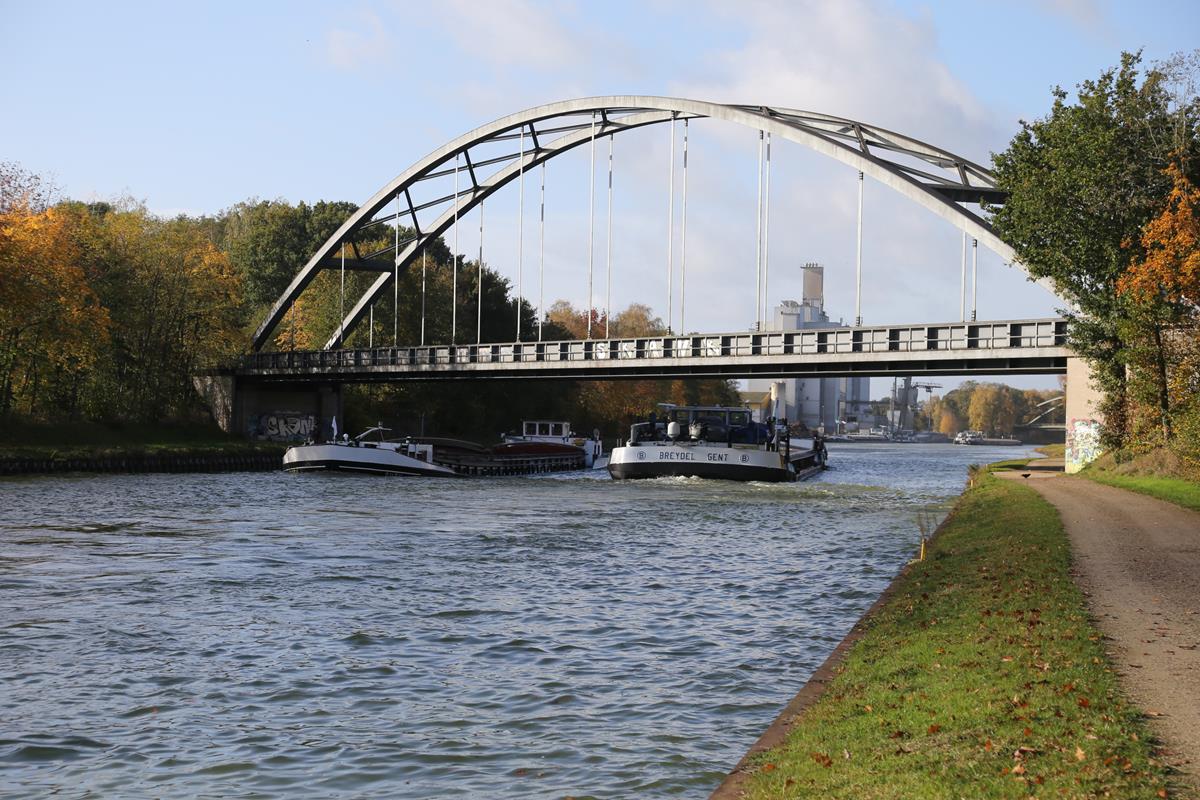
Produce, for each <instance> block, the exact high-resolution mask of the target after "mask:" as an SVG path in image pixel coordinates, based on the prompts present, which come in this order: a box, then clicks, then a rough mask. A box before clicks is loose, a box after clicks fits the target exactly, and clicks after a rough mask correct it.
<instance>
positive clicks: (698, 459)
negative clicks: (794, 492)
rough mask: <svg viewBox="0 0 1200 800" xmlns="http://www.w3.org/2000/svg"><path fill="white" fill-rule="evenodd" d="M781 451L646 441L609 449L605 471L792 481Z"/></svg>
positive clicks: (630, 475) (628, 476)
mask: <svg viewBox="0 0 1200 800" xmlns="http://www.w3.org/2000/svg"><path fill="white" fill-rule="evenodd" d="M783 456H784V454H783V453H781V452H776V451H771V450H759V449H750V448H738V447H720V446H716V447H713V446H706V445H703V444H701V445H696V444H687V443H659V442H649V443H646V444H637V445H631V446H626V447H618V448H616V449H614V450H613V451H612V454H611V455H610V457H609V461H608V473H609V474H610V475H612V476H613V477H614V478H617V479H619V480H625V479H631V478H663V477H676V476H678V477H688V478H717V479H722V480H732V481H768V482H778V481H792V480H795V479H796V474H795V472H794V471H793V470H792V469H790V468H789V466H788V464H787V462H786V461H785V460H784V457H783Z"/></svg>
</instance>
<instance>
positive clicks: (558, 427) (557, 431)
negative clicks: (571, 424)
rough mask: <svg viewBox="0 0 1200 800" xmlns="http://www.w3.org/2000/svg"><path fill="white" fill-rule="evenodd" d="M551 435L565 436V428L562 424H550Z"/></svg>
mask: <svg viewBox="0 0 1200 800" xmlns="http://www.w3.org/2000/svg"><path fill="white" fill-rule="evenodd" d="M550 435H551V436H562V435H563V426H562V423H561V422H552V423H550Z"/></svg>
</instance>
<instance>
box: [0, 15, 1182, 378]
mask: <svg viewBox="0 0 1200 800" xmlns="http://www.w3.org/2000/svg"><path fill="white" fill-rule="evenodd" d="M1198 9H1200V4H1196V3H1194V2H1183V1H1182V0H1181V1H1178V2H1168V1H1164V2H1136V3H1134V2H1128V3H1117V2H1100V1H1099V0H1048V1H1047V2H1040V3H1039V2H1032V0H1025V1H1023V2H1022V1H1017V2H1008V3H997V2H970V1H967V2H900V1H897V2H868V1H867V0H842V1H840V2H831V1H830V0H825V1H824V2H821V1H819V0H798V1H797V2H790V3H764V2H742V3H737V4H730V3H703V2H670V1H668V0H648V2H605V3H599V2H596V3H584V2H566V3H538V2H533V1H532V0H493V1H492V2H468V0H445V1H444V2H439V3H436V4H433V3H408V2H391V3H388V2H361V3H345V4H335V3H318V2H257V3H222V2H212V3H199V4H178V3H158V2H155V3H150V2H125V3H112V4H97V3H81V2H65V3H54V4H49V3H29V2H15V1H13V0H0V20H2V21H0V48H2V49H3V51H4V52H5V53H6V55H7V60H8V62H9V63H10V65H20V67H19V69H18V70H15V71H14V72H11V73H10V75H11V77H10V79H9V80H6V81H4V82H3V84H2V85H0V105H2V107H3V108H4V109H5V110H6V117H7V123H6V124H5V125H3V126H0V159H3V160H11V161H17V162H19V163H21V164H22V165H23V166H24V167H26V168H27V169H31V170H34V171H36V172H39V173H42V174H48V175H51V176H53V178H54V179H55V181H56V182H57V184H58V185H59V186H60V187H61V189H62V190H63V192H64V193H65V194H67V195H69V196H72V197H78V198H83V199H92V198H110V197H114V196H123V195H127V196H131V197H133V198H136V199H139V200H142V201H144V202H145V203H146V205H147V206H148V207H149V208H151V209H152V210H154V211H156V212H158V213H161V214H165V215H170V214H174V213H179V212H187V213H193V214H195V213H213V212H217V211H219V210H220V209H222V208H225V207H228V206H230V205H232V204H233V203H236V202H239V201H241V200H244V199H247V198H251V197H260V198H275V197H281V198H285V199H287V200H290V201H293V202H295V201H299V200H308V201H314V200H318V199H345V200H352V201H362V200H365V199H366V198H368V197H370V196H371V195H372V194H373V193H374V192H375V191H376V190H377V189H378V188H379V187H380V186H382V185H383V184H384V183H385V182H387V181H388V180H389V179H390V178H392V177H393V176H395V175H396V174H397V173H399V172H400V171H402V170H403V169H404V168H405V167H407V166H408V165H409V164H411V163H412V162H414V161H416V160H417V159H418V158H420V157H421V156H423V155H424V154H425V153H427V152H429V151H430V150H432V149H433V148H435V147H437V146H438V145H440V144H442V143H443V142H445V141H446V140H448V139H450V138H452V137H454V136H456V135H458V134H460V133H462V132H464V131H466V130H468V129H470V128H473V127H476V126H478V125H481V124H483V123H485V122H487V121H489V120H491V119H494V118H496V117H498V116H501V115H504V114H506V113H509V112H512V111H516V110H519V109H521V108H525V107H528V106H532V105H536V104H539V103H542V102H547V101H551V100H556V99H563V98H568V97H575V96H583V95H595V94H626V93H630V94H661V95H675V96H684V97H694V98H697V99H707V100H716V101H727V102H735V101H736V102H749V103H762V104H775V105H785V106H791V107H795V108H804V109H810V110H815V111H822V112H826V113H832V114H838V115H842V116H848V117H851V118H856V119H861V120H863V121H866V122H871V123H875V124H878V125H881V126H884V127H888V128H892V129H895V130H898V131H901V132H904V133H907V134H910V135H912V136H914V137H916V138H919V139H923V140H925V141H929V142H932V143H934V144H938V145H941V146H943V147H946V148H947V149H950V150H953V151H956V152H959V153H961V154H962V155H964V156H967V157H969V158H972V159H973V160H976V161H979V162H983V163H987V161H988V158H989V153H990V152H992V151H996V150H1000V149H1003V148H1004V146H1005V145H1006V143H1007V141H1008V140H1009V139H1010V138H1011V136H1012V135H1013V134H1014V133H1015V132H1016V130H1017V127H1018V120H1019V119H1021V118H1033V117H1036V116H1040V115H1042V114H1044V113H1045V111H1046V109H1047V108H1048V106H1049V99H1050V94H1049V93H1050V89H1051V87H1053V86H1054V85H1056V84H1057V85H1062V86H1064V87H1068V88H1070V87H1073V86H1074V85H1075V84H1077V83H1078V82H1079V81H1081V80H1085V79H1088V78H1093V77H1095V76H1097V75H1098V74H1099V73H1100V72H1101V71H1102V70H1103V69H1105V68H1108V67H1111V66H1113V65H1115V64H1116V63H1117V62H1118V60H1119V56H1120V52H1121V51H1122V50H1133V49H1139V48H1140V49H1143V50H1144V53H1145V57H1146V60H1147V61H1148V62H1153V61H1154V60H1157V59H1162V58H1166V57H1168V56H1169V55H1171V54H1172V53H1174V52H1177V51H1181V50H1186V49H1190V48H1194V47H1196V46H1197V43H1200V10H1198ZM713 125H716V123H713ZM694 127H695V131H694V134H693V135H694V141H693V148H694V149H693V157H694V159H695V162H694V163H695V166H694V168H693V169H694V173H695V174H694V176H693V180H694V183H693V186H694V187H695V188H694V189H693V190H692V191H693V192H694V194H693V196H692V198H691V201H690V202H691V203H692V206H691V207H690V210H689V214H694V215H695V216H694V217H693V218H692V219H691V221H690V222H689V241H688V252H689V254H695V255H689V259H694V261H689V270H694V273H693V272H689V298H694V299H690V300H689V308H688V317H689V321H692V322H693V324H694V325H696V326H697V327H699V328H700V329H704V330H717V329H722V330H726V329H740V328H744V327H745V326H746V325H747V324H748V323H749V322H751V321H752V319H753V307H754V301H753V289H752V288H751V289H750V290H749V294H747V296H746V297H745V302H744V303H743V302H741V299H740V294H739V293H743V294H744V293H745V292H744V290H743V287H744V286H745V285H747V282H746V267H747V265H748V267H749V270H750V272H751V273H752V272H753V263H754V262H753V239H754V232H753V224H754V223H753V220H754V193H755V188H754V166H755V158H756V154H755V150H754V147H755V138H754V137H755V134H754V132H752V131H744V130H741V131H736V130H735V131H730V130H719V129H716V128H708V129H702V127H701V126H700V125H697V126H694ZM631 136H632V135H631ZM639 136H640V134H639ZM664 136H665V134H662V133H658V132H656V131H655V129H651V131H650V132H648V133H647V134H646V135H645V136H644V137H643V138H641V139H637V140H631V141H630V143H629V144H628V145H626V144H624V142H621V143H619V145H618V147H620V148H623V150H622V151H619V152H618V160H617V179H616V186H617V211H616V212H615V213H616V222H615V224H614V227H615V230H617V231H618V233H617V237H616V238H617V244H616V245H615V246H614V253H613V265H614V280H613V283H614V297H613V305H614V307H617V308H620V307H623V306H624V305H626V304H627V303H629V302H632V301H635V300H636V301H642V302H648V303H649V304H650V305H652V306H654V307H655V308H656V310H658V311H660V312H661V311H663V307H664V306H665V303H666V298H665V296H666V281H665V276H658V273H659V272H661V271H663V270H661V269H660V268H659V267H658V266H657V265H659V264H662V263H665V251H666V210H665V207H666V171H667V147H666V144H667V143H666V141H665V139H664V138H663V137H664ZM567 158H568V157H564V158H563V159H561V160H563V161H566V160H567ZM556 161H557V160H556ZM776 170H777V172H776V174H775V178H774V179H773V180H774V181H775V183H774V184H773V185H774V186H776V187H777V188H776V189H775V190H773V192H774V193H773V200H772V203H773V206H772V215H773V222H772V225H773V228H772V230H773V231H777V233H775V234H773V237H772V242H771V253H772V256H771V257H772V271H773V274H774V275H776V276H777V284H776V291H773V292H772V297H771V300H772V302H774V301H776V300H778V299H782V298H783V297H788V296H792V295H794V294H795V293H796V292H798V286H799V266H800V265H801V264H803V263H804V262H806V261H821V262H822V263H825V264H826V268H827V279H826V284H827V306H828V307H829V308H830V309H831V311H832V312H833V316H834V317H837V316H852V315H853V287H852V281H851V280H848V276H849V275H851V274H852V270H853V259H854V249H853V247H854V245H853V226H854V198H855V194H854V192H855V187H854V175H853V173H851V171H850V170H849V169H848V168H842V167H841V166H840V165H834V164H832V163H824V162H823V161H822V159H821V158H820V157H818V156H815V155H813V154H812V153H809V152H807V151H803V150H802V149H801V148H799V147H798V146H793V145H789V146H787V147H780V150H779V153H778V156H777V167H776ZM658 172H661V173H662V174H661V175H659V174H657V173H658ZM551 180H552V184H551V186H549V187H548V194H549V195H550V197H551V198H552V207H551V211H550V212H549V216H550V218H551V220H552V222H553V229H551V224H550V223H548V229H547V234H546V235H547V263H548V272H547V288H546V296H547V301H549V300H550V298H552V297H554V298H557V297H564V298H566V299H570V300H572V301H573V302H575V303H576V304H581V303H586V296H585V291H584V290H581V288H580V287H581V285H582V283H581V280H580V277H579V275H580V272H579V264H580V263H581V262H583V261H584V260H586V254H585V253H583V252H581V248H582V247H583V246H584V243H585V242H586V224H587V220H586V213H587V197H586V192H587V189H586V186H587V184H586V153H580V154H579V158H577V159H576V160H575V162H571V163H564V164H563V165H562V167H561V169H556V170H555V175H554V176H553V177H552V179H551ZM598 183H600V182H598ZM508 194H509V195H514V196H513V197H506V198H505V199H503V200H500V199H498V200H497V202H496V203H495V205H494V207H493V208H490V209H489V211H488V214H489V217H488V220H489V234H488V250H487V252H486V253H485V257H486V258H487V260H488V261H489V263H491V264H492V265H493V266H496V267H497V268H499V269H501V270H502V271H505V272H506V274H511V273H512V271H513V270H514V269H515V268H514V265H513V263H512V262H513V261H515V252H516V243H515V242H516V234H515V219H516V199H515V191H514V192H509V193H508ZM887 195H888V192H887V190H885V189H883V188H881V187H878V186H871V185H870V184H868V187H867V213H866V226H865V232H864V274H865V279H864V282H865V284H866V285H865V288H864V300H863V304H864V317H865V318H866V321H867V322H868V323H869V322H881V323H882V322H899V321H924V320H933V319H952V318H957V313H958V270H959V263H958V261H959V254H958V253H959V234H958V232H957V231H956V230H955V229H953V228H952V227H950V226H949V225H948V224H946V223H944V222H942V221H940V220H936V219H933V218H932V217H931V215H929V214H927V213H925V212H922V211H920V210H919V209H917V208H915V207H912V204H911V203H907V202H904V201H900V200H898V199H897V198H893V197H890V196H887ZM602 203H603V198H602V196H598V202H597V208H598V209H600V210H601V213H602V209H603V204H602ZM527 209H528V207H527ZM527 216H528V210H527ZM659 216H661V217H662V219H661V220H660V219H658V218H657V217H659ZM476 231H477V224H475V223H473V222H470V221H468V222H467V223H466V224H464V228H463V233H462V235H463V237H464V239H465V241H464V242H463V243H462V245H461V246H460V249H461V250H463V251H464V252H466V253H473V252H474V246H475V244H474V243H475V242H476V239H475V238H474V237H476V236H477V232H476ZM531 234H534V235H536V232H535V231H531V230H529V229H527V230H526V236H527V237H528V236H530V235H531ZM602 260H603V253H598V254H597V261H598V263H599V262H601V261H602ZM693 263H694V266H692V264H693ZM980 264H981V271H982V273H983V277H982V278H981V291H980V294H981V303H980V316H981V318H988V317H991V318H998V317H1010V316H1045V315H1049V314H1052V313H1053V310H1054V307H1055V306H1056V305H1057V304H1056V302H1055V300H1054V298H1052V297H1050V296H1049V295H1048V294H1047V293H1046V292H1044V291H1043V290H1041V289H1039V288H1037V287H1035V286H1032V285H1030V284H1028V283H1026V282H1024V281H1023V280H1022V278H1021V275H1020V274H1019V273H1017V272H1016V271H1015V270H1012V269H1010V268H1007V267H1004V266H1003V265H1002V264H1001V263H1000V261H999V259H998V258H995V257H992V256H991V255H990V254H981V257H980ZM692 274H695V276H696V277H695V278H693V277H691V275H692ZM634 278H636V280H634ZM656 281H657V283H656ZM693 281H694V282H695V285H694V286H695V288H693ZM749 285H750V286H751V287H752V285H753V276H752V275H751V276H750V281H749ZM693 291H694V292H695V294H693ZM730 298H734V299H733V300H731V299H730ZM742 306H744V308H742ZM689 327H691V325H689ZM1031 385H1048V384H1047V381H1046V380H1045V379H1042V380H1041V381H1040V382H1038V381H1032V382H1031Z"/></svg>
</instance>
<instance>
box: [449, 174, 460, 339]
mask: <svg viewBox="0 0 1200 800" xmlns="http://www.w3.org/2000/svg"><path fill="white" fill-rule="evenodd" d="M457 337H458V154H457V153H455V154H454V278H453V280H452V281H451V283H450V344H454V343H455V339H456V338H457Z"/></svg>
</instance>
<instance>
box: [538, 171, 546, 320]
mask: <svg viewBox="0 0 1200 800" xmlns="http://www.w3.org/2000/svg"><path fill="white" fill-rule="evenodd" d="M545 277H546V162H545V161H543V162H542V192H541V210H540V212H539V214H538V341H539V342H540V341H541V340H542V318H543V317H544V316H545V314H543V313H542V303H543V302H545V298H546V282H545Z"/></svg>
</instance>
